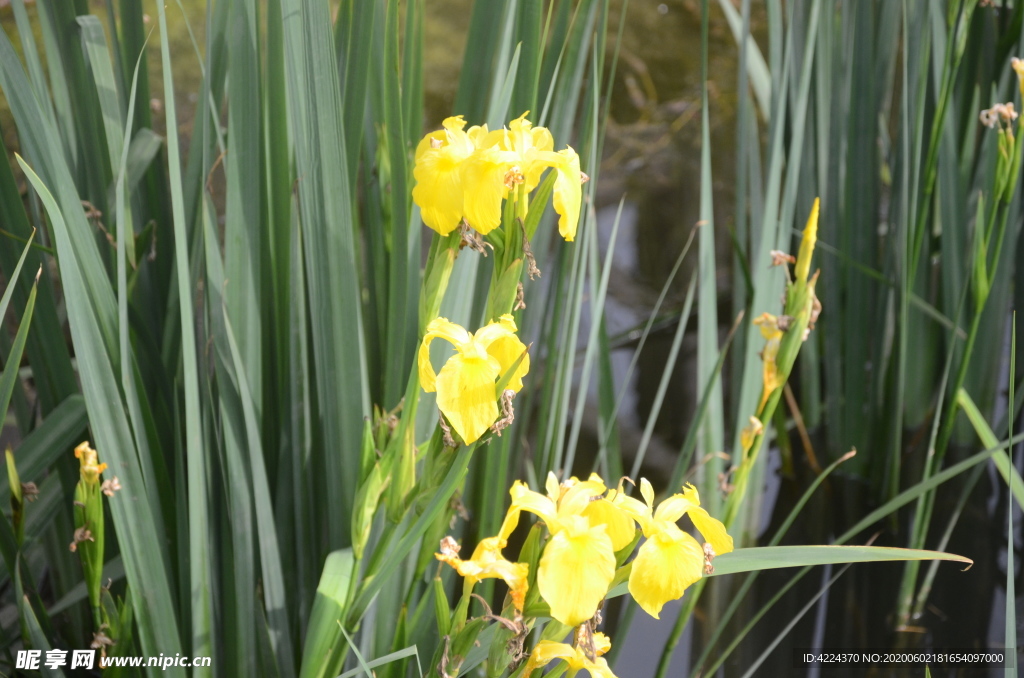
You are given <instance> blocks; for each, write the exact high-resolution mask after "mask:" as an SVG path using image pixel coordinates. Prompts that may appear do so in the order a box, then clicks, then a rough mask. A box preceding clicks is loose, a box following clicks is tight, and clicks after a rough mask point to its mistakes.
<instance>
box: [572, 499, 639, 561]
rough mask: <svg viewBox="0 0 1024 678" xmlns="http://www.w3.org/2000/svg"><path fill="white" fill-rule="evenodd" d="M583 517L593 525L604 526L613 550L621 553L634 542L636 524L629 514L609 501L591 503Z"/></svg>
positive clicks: (599, 500)
mask: <svg viewBox="0 0 1024 678" xmlns="http://www.w3.org/2000/svg"><path fill="white" fill-rule="evenodd" d="M582 515H583V516H584V517H585V518H586V519H587V520H589V521H590V524H591V525H604V526H605V530H606V531H607V532H608V537H609V538H611V540H612V550H614V551H620V550H622V549H624V548H626V546H628V545H629V543H630V542H631V541H633V536H634V535H635V534H636V524H635V523H634V522H633V519H632V518H630V517H629V514H627V513H625V512H623V511H622V509H620V508H619V507H618V506H616V505H615V504H613V503H611V502H610V501H608V500H607V499H598V500H597V501H592V502H590V503H589V504H588V505H587V507H586V508H585V509H583V513H582Z"/></svg>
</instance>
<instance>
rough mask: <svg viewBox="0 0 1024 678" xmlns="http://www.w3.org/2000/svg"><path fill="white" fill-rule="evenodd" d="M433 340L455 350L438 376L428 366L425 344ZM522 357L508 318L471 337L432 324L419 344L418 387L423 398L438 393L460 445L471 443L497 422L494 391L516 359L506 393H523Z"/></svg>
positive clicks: (525, 364)
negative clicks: (515, 365) (450, 344)
mask: <svg viewBox="0 0 1024 678" xmlns="http://www.w3.org/2000/svg"><path fill="white" fill-rule="evenodd" d="M436 338H441V339H446V340H447V341H449V342H451V343H452V344H453V345H454V346H455V350H456V353H455V355H453V356H452V357H451V358H449V359H448V361H447V362H446V363H445V364H444V367H442V368H441V372H440V373H438V374H436V373H435V372H434V367H433V365H431V364H430V343H431V342H432V341H433V340H434V339H436ZM525 351H526V346H524V345H523V342H521V341H520V340H519V337H517V336H516V323H515V321H514V320H513V319H512V316H511V315H508V314H506V315H503V316H501V318H500V319H499V320H498V321H497V322H492V323H490V324H488V325H487V326H486V327H483V328H481V329H480V330H479V331H478V332H477V333H476V334H475V335H473V334H471V333H469V332H467V331H466V330H465V328H463V327H462V326H461V325H457V324H455V323H453V322H449V321H448V320H446V319H445V318H435V319H434V320H432V321H430V324H429V325H427V332H426V334H425V335H424V337H423V343H422V344H420V351H419V373H420V384H421V385H422V386H423V390H424V391H426V392H427V393H433V392H434V391H437V407H438V408H439V409H440V410H441V412H443V413H444V416H445V417H447V418H448V421H449V422H451V425H452V428H454V429H455V431H456V432H457V433H458V434H459V435H460V436H462V440H463V441H465V442H466V443H467V444H468V443H472V442H475V441H476V440H477V439H479V438H480V436H482V435H483V434H484V433H485V432H486V431H487V429H488V427H490V426H491V424H493V423H494V422H495V420H496V419H497V418H498V405H497V398H498V394H497V393H495V387H496V385H497V382H498V380H499V379H500V378H501V377H502V376H503V375H504V374H505V373H506V372H507V371H508V370H509V369H510V368H511V367H512V365H513V364H515V362H516V360H518V359H519V356H523V360H522V362H521V363H519V367H518V368H517V369H516V371H515V373H514V374H513V375H512V378H511V379H510V380H509V382H508V385H507V386H506V387H505V388H506V389H510V390H512V391H515V392H518V391H519V389H521V388H522V387H523V376H524V375H525V374H526V373H527V372H529V370H530V356H529V354H527V355H523V354H524V352H525Z"/></svg>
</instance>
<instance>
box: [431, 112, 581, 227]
mask: <svg viewBox="0 0 1024 678" xmlns="http://www.w3.org/2000/svg"><path fill="white" fill-rule="evenodd" d="M526 115H527V113H524V114H523V115H521V116H520V117H518V118H516V119H515V120H513V121H512V122H510V123H509V126H508V128H507V129H500V130H494V131H488V130H487V126H486V125H483V126H476V125H474V126H473V127H470V128H469V129H468V130H464V129H463V128H464V127H465V126H466V121H465V120H463V119H462V116H461V115H457V116H453V117H450V118H446V119H445V120H444V122H443V123H442V126H443V127H444V129H442V130H438V131H436V132H431V133H430V134H428V135H427V136H425V137H424V138H423V140H422V141H420V143H419V146H418V147H417V148H416V165H415V167H414V168H413V177H414V178H415V179H416V186H415V187H414V188H413V189H412V199H413V201H414V202H415V203H416V204H417V205H419V208H420V214H421V216H422V218H423V223H425V224H426V225H427V226H429V227H430V228H432V229H434V230H435V231H437V232H438V233H439V234H441V235H442V236H446V235H448V234H449V233H451V232H452V231H453V230H455V229H456V228H457V227H458V226H459V224H460V223H461V222H462V220H463V219H465V220H466V223H468V224H469V225H470V226H472V227H473V228H474V229H476V230H477V231H478V232H480V233H481V234H483V235H486V234H487V233H490V232H491V231H492V230H494V229H495V228H497V227H498V226H500V225H501V201H502V200H504V199H505V198H507V197H509V194H510V192H513V191H518V190H520V188H522V190H525V192H526V193H529V192H530V191H532V190H533V189H534V188H536V187H537V185H538V184H539V183H540V180H541V175H542V174H543V173H544V171H545V170H546V169H548V168H549V167H550V168H553V169H554V170H555V171H556V172H558V176H557V178H556V179H555V185H554V194H553V198H552V203H553V205H554V208H555V211H556V212H558V214H559V215H560V218H559V221H558V231H559V233H561V234H562V237H563V238H565V239H566V240H572V239H573V238H574V237H575V235H576V226H577V224H578V222H579V216H580V203H581V201H582V197H583V192H582V189H581V184H582V176H583V175H582V174H581V173H580V158H579V156H578V155H577V154H576V151H574V150H573V149H572V148H571V147H566V148H565V150H562V151H558V152H555V150H554V146H555V143H554V139H553V138H552V136H551V132H550V131H548V130H547V129H546V128H544V127H533V124H532V123H531V122H530V121H529V120H527V119H526Z"/></svg>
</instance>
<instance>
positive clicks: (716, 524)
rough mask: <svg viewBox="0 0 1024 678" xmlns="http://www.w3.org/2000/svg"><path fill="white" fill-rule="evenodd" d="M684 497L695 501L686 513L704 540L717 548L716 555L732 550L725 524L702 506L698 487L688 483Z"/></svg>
mask: <svg viewBox="0 0 1024 678" xmlns="http://www.w3.org/2000/svg"><path fill="white" fill-rule="evenodd" d="M683 497H685V498H686V499H688V500H690V501H691V502H692V503H693V506H692V508H690V509H689V510H688V511H687V512H686V515H688V516H690V520H692V521H693V524H694V526H695V527H696V528H697V531H698V532H700V534H701V536H702V537H704V541H706V542H707V543H709V544H711V547H712V548H713V549H715V555H718V556H720V555H722V554H723V553H729V552H730V551H732V548H733V545H732V537H730V536H729V533H728V532H726V530H725V525H723V524H722V523H721V522H720V521H719V520H717V519H715V518H712V517H711V516H710V515H709V514H708V512H707V511H705V510H704V509H702V508H701V507H700V497H699V496H698V495H697V488H696V487H694V486H693V485H687V486H686V488H684V489H683Z"/></svg>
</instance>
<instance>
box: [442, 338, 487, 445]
mask: <svg viewBox="0 0 1024 678" xmlns="http://www.w3.org/2000/svg"><path fill="white" fill-rule="evenodd" d="M499 369H500V366H499V365H498V361H497V360H495V359H494V358H492V357H490V356H486V357H480V356H477V355H466V354H465V353H459V354H458V355H454V356H452V357H451V358H450V359H449V360H448V362H446V363H445V365H444V367H442V368H441V372H440V374H438V375H437V407H438V409H440V410H441V412H443V413H444V416H446V417H447V418H448V421H450V422H451V425H452V428H454V429H455V430H456V432H458V434H459V435H460V436H462V439H463V440H464V441H466V443H467V444H468V443H472V442H475V441H476V440H478V439H479V438H480V436H482V435H483V434H484V433H485V432H486V431H487V429H488V427H490V425H491V424H493V423H494V420H495V419H497V418H498V405H497V403H496V402H495V399H494V382H495V379H497V378H498V373H499Z"/></svg>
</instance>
